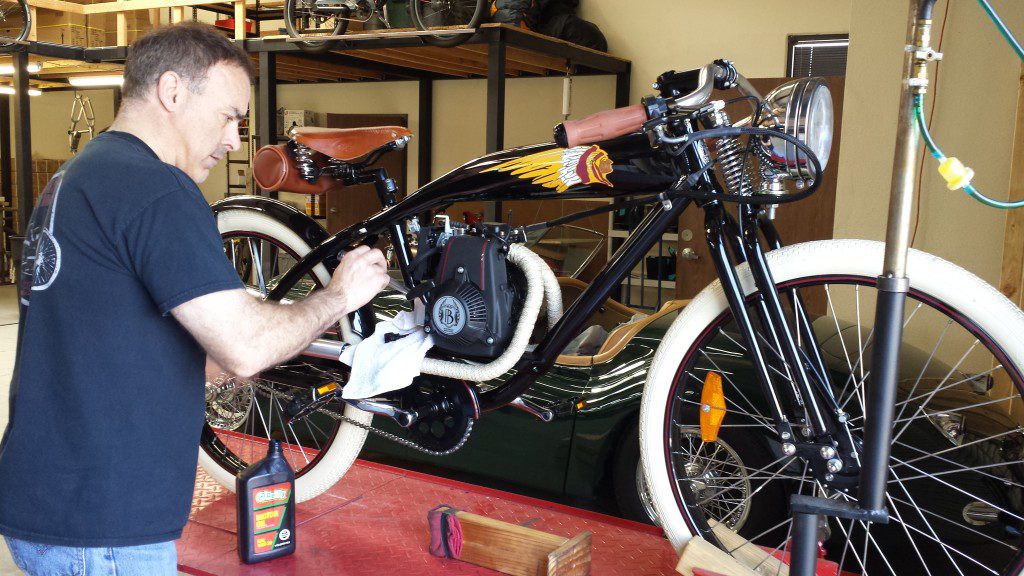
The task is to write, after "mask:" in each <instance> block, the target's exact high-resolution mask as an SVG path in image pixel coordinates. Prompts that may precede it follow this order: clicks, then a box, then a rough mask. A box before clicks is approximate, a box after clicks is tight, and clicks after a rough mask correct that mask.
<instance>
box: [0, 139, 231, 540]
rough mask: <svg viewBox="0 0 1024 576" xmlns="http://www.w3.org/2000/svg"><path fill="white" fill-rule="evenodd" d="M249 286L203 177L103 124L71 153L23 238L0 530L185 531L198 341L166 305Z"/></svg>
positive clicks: (74, 536)
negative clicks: (203, 189) (230, 254)
mask: <svg viewBox="0 0 1024 576" xmlns="http://www.w3.org/2000/svg"><path fill="white" fill-rule="evenodd" d="M241 287H242V284H241V281H240V280H239V278H238V275H237V273H236V272H235V271H234V269H233V268H232V266H231V264H230V262H229V261H228V259H227V258H226V257H225V256H224V251H223V247H222V244H221V239H220V236H219V235H218V233H217V225H216V221H215V220H214V217H213V214H212V212H211V211H210V207H209V205H208V204H207V203H206V201H205V200H204V199H203V195H202V194H201V193H200V192H199V189H198V188H197V187H196V184H195V183H194V182H193V181H192V180H191V179H190V178H189V177H188V176H187V175H186V174H185V173H184V172H182V171H181V170H179V169H178V168H175V167H174V166H171V165H169V164H165V163H163V162H161V161H160V159H159V158H158V157H157V156H156V154H155V153H154V152H153V151H152V150H151V149H150V148H149V147H148V146H146V144H144V143H143V142H142V141H141V140H139V139H138V138H136V137H134V136H131V135H129V134H126V133H123V132H107V133H104V134H101V135H100V136H98V137H97V138H96V139H94V140H93V141H92V142H90V143H89V144H88V146H86V147H85V148H84V149H83V151H82V152H81V154H79V155H78V156H76V157H75V158H74V159H72V160H70V161H68V162H67V163H65V164H64V166H63V167H62V168H61V170H60V172H58V173H57V174H55V175H54V177H53V179H52V180H51V181H50V183H49V184H48V185H47V187H46V189H45V191H44V192H43V194H42V196H41V197H40V199H39V202H38V204H37V205H36V208H35V210H34V212H33V214H32V220H31V225H30V227H29V232H28V234H27V238H26V242H25V249H24V253H23V266H22V281H21V303H22V307H21V318H20V322H19V327H18V335H19V338H18V351H17V359H16V363H15V369H14V377H13V380H12V383H11V405H10V406H11V411H10V417H11V418H10V423H9V424H8V427H7V430H6V431H5V432H4V437H3V440H2V441H0V533H3V534H5V535H7V536H12V537H15V538H20V539H24V540H29V541H34V542H40V543H47V544H58V545H67V546H130V545H137V544H147V543H153V542H164V541H168V540H173V539H175V538H177V537H179V536H180V534H181V529H182V528H183V527H184V525H185V521H186V520H187V517H188V512H189V505H190V502H191V498H192V488H193V484H194V482H195V473H196V462H197V457H198V444H199V436H200V432H201V431H202V425H203V420H204V412H205V411H204V390H203V382H204V374H203V367H204V359H205V354H204V352H203V350H202V348H201V347H200V346H199V345H198V344H197V343H196V341H195V340H194V339H193V338H192V337H191V335H189V333H188V332H187V331H186V330H185V329H184V328H183V327H182V326H181V325H180V324H179V323H178V322H177V321H176V320H175V319H174V318H173V316H171V315H169V312H170V311H171V309H173V308H174V307H176V306H178V305H179V304H182V303H184V302H187V301H188V300H191V299H193V298H196V297H197V296H202V295H204V294H208V293H211V292H216V291H220V290H228V289H234V288H241Z"/></svg>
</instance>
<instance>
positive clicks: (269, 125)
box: [256, 51, 277, 198]
mask: <svg viewBox="0 0 1024 576" xmlns="http://www.w3.org/2000/svg"><path fill="white" fill-rule="evenodd" d="M259 60H260V74H259V79H258V83H259V86H258V87H257V89H258V93H257V98H256V129H257V130H258V131H259V136H260V138H259V145H260V147H263V146H269V145H271V144H276V143H277V53H276V52H268V51H263V52H260V56H259ZM270 197H271V198H277V192H271V193H270Z"/></svg>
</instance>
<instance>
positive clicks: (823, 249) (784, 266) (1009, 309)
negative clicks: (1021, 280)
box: [640, 240, 1024, 550]
mask: <svg viewBox="0 0 1024 576" xmlns="http://www.w3.org/2000/svg"><path fill="white" fill-rule="evenodd" d="M883 252H884V245H883V244H882V243H880V242H872V241H867V240H825V241H817V242H807V243H803V244H796V245H793V246H789V247H786V248H781V249H779V250H774V251H772V252H769V253H768V255H767V260H768V263H769V266H770V269H771V272H772V275H773V277H774V279H775V281H776V282H777V283H781V282H787V281H792V280H797V279H801V278H813V277H819V276H830V275H844V276H855V277H863V278H868V279H874V278H876V277H877V276H878V275H879V273H880V271H881V265H882V261H883ZM737 272H738V276H739V278H740V281H741V284H742V286H743V291H744V294H746V295H750V294H752V293H753V292H754V284H753V280H752V277H751V274H750V270H749V269H748V267H747V265H745V264H744V265H742V266H740V267H739V268H738V270H737ZM907 275H908V276H909V278H910V283H911V289H913V290H916V291H919V292H922V293H924V294H927V295H929V296H931V297H934V298H935V299H937V300H939V301H941V302H944V303H946V304H948V305H949V306H950V307H951V308H953V309H955V310H958V311H960V312H962V313H965V314H968V315H969V318H970V320H971V321H972V322H973V323H974V324H975V325H977V327H978V328H980V329H981V330H982V331H984V332H985V333H986V334H988V335H989V336H990V337H991V338H992V340H993V341H994V342H996V343H998V346H999V347H1000V348H1001V349H1002V350H1003V351H1004V352H1005V353H1006V355H1007V356H1008V360H1009V361H1010V362H1011V363H1012V364H1013V365H1014V368H1015V369H1016V370H1017V372H1021V367H1022V366H1024V312H1022V311H1021V310H1020V309H1019V308H1017V307H1016V306H1015V305H1014V304H1013V303H1012V302H1010V301H1009V300H1008V299H1007V298H1005V297H1004V296H1003V295H1002V294H1000V293H999V292H998V291H997V290H996V289H994V288H993V287H991V286H990V285H988V284H987V283H985V282H984V281H983V280H981V279H980V278H978V277H977V276H975V275H973V274H971V273H970V272H968V271H966V270H964V269H963V268H960V267H959V266H956V265H955V264H952V263H950V262H947V261H945V260H942V259H941V258H938V257H936V256H933V255H930V254H926V253H924V252H919V251H916V250H911V251H910V255H909V260H908V266H907ZM727 309H728V302H727V300H726V297H725V294H724V292H723V289H722V286H721V284H720V282H718V281H716V282H714V283H713V284H711V285H710V286H708V287H707V288H705V289H704V290H703V291H701V293H700V294H698V295H697V297H696V298H694V299H693V301H692V302H691V303H690V304H689V305H688V306H687V307H686V308H685V309H684V310H683V312H682V313H681V314H680V315H679V317H678V318H677V319H676V320H675V322H674V323H673V324H672V326H671V327H670V328H669V330H668V332H667V333H666V335H665V337H664V339H663V340H662V342H661V345H660V346H659V347H658V350H657V352H656V354H655V356H654V360H653V362H652V365H651V369H650V371H649V372H648V376H647V382H646V385H645V388H644V394H643V401H642V405H641V412H640V444H641V446H640V448H641V450H640V452H641V462H642V465H643V468H644V473H645V476H646V480H647V485H648V486H649V487H650V490H651V494H652V497H653V500H654V505H655V508H656V509H657V512H658V514H659V516H660V518H661V522H662V527H663V528H664V529H665V534H666V536H667V537H668V538H669V540H670V541H671V542H672V544H673V546H674V547H675V548H676V549H677V550H680V549H681V548H682V546H683V545H684V544H685V543H686V542H687V541H688V540H689V539H690V538H691V537H692V533H691V530H690V528H689V527H688V525H687V522H686V520H685V519H684V517H683V513H682V512H681V511H680V510H679V508H678V507H677V505H676V499H675V496H674V491H673V488H672V486H671V482H672V480H671V478H672V474H671V471H670V470H669V469H668V463H667V462H666V459H665V457H664V454H665V449H666V438H665V437H664V426H665V415H666V411H667V409H668V404H669V402H670V400H671V399H670V398H669V395H670V391H671V390H672V387H673V385H674V381H675V378H676V375H677V370H678V369H679V366H680V364H681V363H682V362H683V360H684V358H685V356H686V355H687V353H688V352H689V351H690V350H691V348H692V347H693V346H694V344H695V343H696V341H697V339H698V338H699V337H700V336H701V334H702V332H703V331H704V329H705V328H706V327H708V326H709V325H710V324H711V323H712V322H713V321H715V319H716V318H718V317H719V316H720V315H721V314H722V313H723V312H725V311H726V310H727Z"/></svg>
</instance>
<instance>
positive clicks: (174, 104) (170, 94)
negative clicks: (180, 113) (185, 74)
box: [156, 70, 188, 112]
mask: <svg viewBox="0 0 1024 576" xmlns="http://www.w3.org/2000/svg"><path fill="white" fill-rule="evenodd" d="M187 90H188V88H187V87H186V86H185V81H184V80H183V79H182V78H181V76H179V75H178V73H177V72H174V71H173V70H168V71H167V72H164V73H163V74H161V75H160V78H158V79H157V81H156V97H157V100H158V101H159V102H160V105H161V106H163V107H164V109H165V110H167V111H168V112H174V111H177V110H178V109H180V107H181V106H182V104H183V100H184V97H185V92H186V91H187Z"/></svg>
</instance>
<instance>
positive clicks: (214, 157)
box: [174, 62, 249, 183]
mask: <svg viewBox="0 0 1024 576" xmlns="http://www.w3.org/2000/svg"><path fill="white" fill-rule="evenodd" d="M184 97H185V102H184V105H183V106H182V108H181V113H180V114H176V115H175V118H174V123H175V127H176V128H177V132H178V134H179V135H180V137H181V143H180V146H179V153H178V157H177V160H176V161H175V165H176V166H177V167H178V168H181V170H182V171H184V172H185V173H186V174H188V175H189V176H190V177H191V178H192V179H193V180H195V181H196V183H200V182H203V181H204V180H206V178H207V177H208V176H209V175H210V170H211V169H213V167H214V166H216V165H217V163H218V162H219V161H220V160H221V158H223V157H224V155H226V154H227V153H228V152H230V151H233V150H237V149H238V147H239V146H240V142H239V139H238V123H239V121H240V120H242V119H243V118H245V117H246V110H247V109H248V108H249V77H248V76H247V75H246V73H245V71H244V70H242V69H241V68H239V67H238V66H235V65H234V64H228V63H226V62H220V63H218V64H216V65H214V66H213V67H212V68H210V69H209V70H208V71H207V77H206V81H205V82H204V83H203V84H202V86H201V91H200V92H198V93H196V92H193V91H191V90H187V91H186V94H185V95H184Z"/></svg>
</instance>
